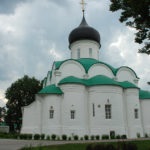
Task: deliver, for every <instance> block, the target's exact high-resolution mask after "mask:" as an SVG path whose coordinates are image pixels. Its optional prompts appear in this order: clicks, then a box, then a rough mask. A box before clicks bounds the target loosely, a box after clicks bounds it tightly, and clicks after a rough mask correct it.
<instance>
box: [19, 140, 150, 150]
mask: <svg viewBox="0 0 150 150" xmlns="http://www.w3.org/2000/svg"><path fill="white" fill-rule="evenodd" d="M132 143H135V144H136V145H137V147H138V150H150V140H147V141H132ZM96 144H97V143H96ZM105 144H108V143H105ZM109 144H110V142H109ZM112 144H113V145H115V146H117V145H118V142H113V143H112ZM87 145H89V143H86V144H64V145H53V146H39V147H34V148H33V147H28V148H22V149H21V150H86V147H87Z"/></svg>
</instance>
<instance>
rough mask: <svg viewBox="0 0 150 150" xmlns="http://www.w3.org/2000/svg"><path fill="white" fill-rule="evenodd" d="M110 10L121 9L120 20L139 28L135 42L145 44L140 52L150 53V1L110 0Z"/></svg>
mask: <svg viewBox="0 0 150 150" xmlns="http://www.w3.org/2000/svg"><path fill="white" fill-rule="evenodd" d="M110 1H111V5H110V11H112V12H114V11H118V10H121V16H120V19H119V20H120V22H125V23H126V25H127V26H130V27H133V28H135V29H136V30H137V33H136V34H135V42H136V43H139V44H143V48H141V49H139V52H140V53H146V54H148V55H149V54H150V1H149V0H110Z"/></svg>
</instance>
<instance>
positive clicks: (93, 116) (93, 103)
mask: <svg viewBox="0 0 150 150" xmlns="http://www.w3.org/2000/svg"><path fill="white" fill-rule="evenodd" d="M92 107H93V117H95V105H94V103H93V105H92Z"/></svg>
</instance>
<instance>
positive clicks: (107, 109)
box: [105, 104, 111, 119]
mask: <svg viewBox="0 0 150 150" xmlns="http://www.w3.org/2000/svg"><path fill="white" fill-rule="evenodd" d="M105 118H106V119H111V105H108V104H107V105H105Z"/></svg>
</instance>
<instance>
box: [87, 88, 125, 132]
mask: <svg viewBox="0 0 150 150" xmlns="http://www.w3.org/2000/svg"><path fill="white" fill-rule="evenodd" d="M89 102H90V103H89V107H90V114H89V116H90V128H91V129H90V130H91V131H90V134H91V135H92V134H93V135H97V134H99V135H102V134H108V135H109V134H110V131H115V134H116V135H117V134H119V135H121V134H125V126H124V118H123V102H122V88H120V87H114V86H95V87H90V88H89ZM93 104H94V105H95V116H93V106H92V105H93ZM106 104H111V107H112V118H111V119H106V118H105V105H106Z"/></svg>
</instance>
